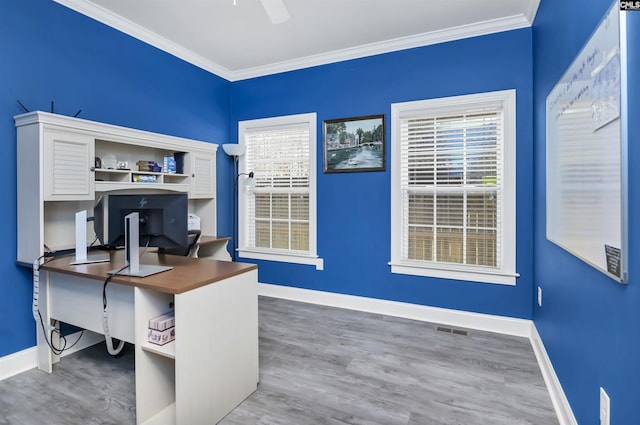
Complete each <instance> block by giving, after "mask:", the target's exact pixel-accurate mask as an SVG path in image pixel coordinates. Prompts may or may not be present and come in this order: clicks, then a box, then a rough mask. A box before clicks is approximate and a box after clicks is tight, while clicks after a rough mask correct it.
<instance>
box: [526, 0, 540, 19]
mask: <svg viewBox="0 0 640 425" xmlns="http://www.w3.org/2000/svg"><path fill="white" fill-rule="evenodd" d="M539 6H540V0H533V1H531V2H530V3H529V8H528V9H527V11H526V12H525V13H524V16H525V18H527V20H528V21H529V25H533V21H535V19H536V14H537V13H538V7H539Z"/></svg>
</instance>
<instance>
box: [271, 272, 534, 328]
mask: <svg viewBox="0 0 640 425" xmlns="http://www.w3.org/2000/svg"><path fill="white" fill-rule="evenodd" d="M258 294H259V295H264V296H266V297H273V298H283V299H287V300H291V301H301V302H306V303H310V304H320V305H325V306H330V307H340V308H345V309H348V310H356V311H364V312H367V313H377V314H384V315H387V316H395V317H402V318H404V319H413V320H420V321H423V322H432V323H440V324H443V325H449V326H455V327H461V328H467V329H475V330H481V331H489V332H496V333H501V334H506V335H513V336H521V337H525V338H529V337H530V336H531V320H525V319H515V318H511V317H504V316H495V315H491V314H482V313H471V312H468V311H461V310H451V309H447V308H439V307H429V306H424V305H417V304H410V303H403V302H397V301H388V300H380V299H375V298H366V297H358V296H354V295H343V294H335V293H331V292H322V291H314V290H310V289H300V288H292V287H289V286H280V285H271V284H268V283H260V284H258Z"/></svg>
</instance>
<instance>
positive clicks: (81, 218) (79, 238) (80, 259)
mask: <svg viewBox="0 0 640 425" xmlns="http://www.w3.org/2000/svg"><path fill="white" fill-rule="evenodd" d="M108 261H110V258H109V253H108V252H92V253H90V254H87V210H83V211H78V212H77V213H76V250H75V256H74V257H73V259H72V260H71V263H70V264H71V265H72V266H75V265H78V264H91V263H106V262H108Z"/></svg>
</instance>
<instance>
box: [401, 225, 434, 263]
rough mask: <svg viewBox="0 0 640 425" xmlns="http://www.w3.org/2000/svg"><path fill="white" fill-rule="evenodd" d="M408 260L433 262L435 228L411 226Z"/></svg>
mask: <svg viewBox="0 0 640 425" xmlns="http://www.w3.org/2000/svg"><path fill="white" fill-rule="evenodd" d="M408 233H409V237H408V242H409V247H408V250H407V251H408V258H409V259H410V260H423V261H432V260H433V228H432V227H418V226H409V232H408Z"/></svg>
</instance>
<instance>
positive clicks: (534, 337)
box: [529, 323, 578, 425]
mask: <svg viewBox="0 0 640 425" xmlns="http://www.w3.org/2000/svg"><path fill="white" fill-rule="evenodd" d="M529 340H530V341H531V346H532V347H533V352H534V353H535V355H536V359H537V360H538V365H539V366H540V371H541V372H542V377H543V378H544V382H545V384H546V385H547V391H549V396H550V397H551V402H552V403H553V408H554V409H555V411H556V415H557V416H558V421H559V422H560V425H578V421H577V420H576V418H575V416H574V415H573V410H571V406H570V405H569V400H567V396H566V395H565V394H564V390H563V389H562V385H561V384H560V380H558V376H557V375H556V372H555V370H554V369H553V365H552V364H551V359H549V355H548V354H547V350H546V349H545V348H544V343H543V342H542V338H540V334H539V333H538V329H537V328H536V326H535V324H533V323H531V337H530V338H529Z"/></svg>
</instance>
